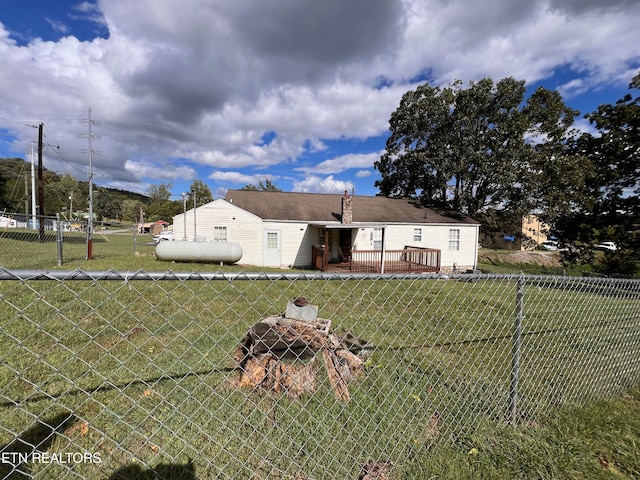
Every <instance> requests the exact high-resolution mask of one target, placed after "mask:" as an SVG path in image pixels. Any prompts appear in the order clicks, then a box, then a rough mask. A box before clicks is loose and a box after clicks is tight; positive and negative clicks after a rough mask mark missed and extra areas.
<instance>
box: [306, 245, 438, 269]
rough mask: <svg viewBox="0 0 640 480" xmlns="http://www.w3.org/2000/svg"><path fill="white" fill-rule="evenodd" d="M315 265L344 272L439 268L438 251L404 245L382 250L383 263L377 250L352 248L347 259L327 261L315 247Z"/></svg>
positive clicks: (380, 253)
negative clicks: (400, 247) (336, 261)
mask: <svg viewBox="0 0 640 480" xmlns="http://www.w3.org/2000/svg"><path fill="white" fill-rule="evenodd" d="M312 257H313V265H314V268H316V269H317V270H320V271H324V272H345V273H382V271H383V269H384V273H424V272H429V273H437V272H438V271H440V250H436V249H432V248H416V247H406V248H404V249H402V250H387V251H385V258H384V262H383V259H382V251H380V250H354V251H352V252H351V256H350V258H349V260H348V261H343V262H340V263H329V262H327V261H326V260H325V252H324V250H322V249H320V248H319V247H314V250H313V253H312Z"/></svg>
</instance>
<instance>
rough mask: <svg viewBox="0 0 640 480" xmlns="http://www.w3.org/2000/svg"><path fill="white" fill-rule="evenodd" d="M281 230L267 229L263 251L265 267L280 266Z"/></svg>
mask: <svg viewBox="0 0 640 480" xmlns="http://www.w3.org/2000/svg"><path fill="white" fill-rule="evenodd" d="M280 248H281V246H280V230H265V232H264V241H263V245H262V251H263V252H264V265H265V267H279V266H280Z"/></svg>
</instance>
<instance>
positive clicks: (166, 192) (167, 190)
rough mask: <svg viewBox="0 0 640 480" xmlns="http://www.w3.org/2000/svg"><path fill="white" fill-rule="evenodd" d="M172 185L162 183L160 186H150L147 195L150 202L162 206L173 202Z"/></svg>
mask: <svg viewBox="0 0 640 480" xmlns="http://www.w3.org/2000/svg"><path fill="white" fill-rule="evenodd" d="M172 187H173V184H171V183H161V184H159V185H149V187H148V188H147V195H148V196H149V202H150V203H151V204H152V205H153V204H161V203H163V202H167V201H169V200H171V188H172Z"/></svg>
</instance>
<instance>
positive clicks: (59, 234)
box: [56, 213, 62, 266]
mask: <svg viewBox="0 0 640 480" xmlns="http://www.w3.org/2000/svg"><path fill="white" fill-rule="evenodd" d="M56 243H57V244H58V266H61V265H62V222H60V214H59V213H56Z"/></svg>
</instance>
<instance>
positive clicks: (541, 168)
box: [375, 77, 583, 216]
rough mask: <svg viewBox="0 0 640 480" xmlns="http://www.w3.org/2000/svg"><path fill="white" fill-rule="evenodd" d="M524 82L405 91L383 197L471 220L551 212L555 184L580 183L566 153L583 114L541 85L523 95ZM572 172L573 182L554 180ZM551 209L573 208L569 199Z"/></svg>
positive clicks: (394, 121) (384, 166) (385, 164)
mask: <svg viewBox="0 0 640 480" xmlns="http://www.w3.org/2000/svg"><path fill="white" fill-rule="evenodd" d="M525 94H526V88H525V82H524V81H519V80H515V79H513V78H511V77H509V78H505V79H503V80H500V81H499V82H498V83H495V84H494V82H493V81H492V80H491V79H489V78H485V79H482V80H480V81H478V82H470V83H469V86H468V88H466V89H465V88H463V85H462V82H460V81H457V82H455V83H453V84H452V85H450V86H448V87H445V88H440V87H434V86H432V85H429V84H424V85H421V86H419V87H418V88H417V89H416V90H412V91H409V92H407V93H405V95H404V96H403V97H402V100H401V102H400V105H399V107H398V108H397V109H396V111H395V112H393V114H392V115H391V118H390V120H389V124H390V130H391V135H390V136H389V138H388V140H387V143H386V152H385V154H384V155H383V156H382V157H381V159H380V160H379V161H377V162H376V163H375V168H376V169H377V170H378V171H379V172H380V174H381V176H382V179H381V180H378V181H376V183H375V185H376V186H377V187H378V188H379V189H380V192H381V194H382V195H385V196H390V197H410V198H418V199H420V200H421V201H422V202H423V203H425V204H429V205H435V206H438V207H444V208H450V209H453V210H456V211H459V212H463V213H466V214H468V215H472V216H473V215H476V214H478V213H481V212H483V211H484V210H486V209H491V208H499V209H505V210H512V211H517V212H525V211H527V210H530V209H533V208H537V209H539V208H544V207H549V206H550V205H549V203H550V200H551V198H553V196H552V195H551V192H552V191H553V188H552V184H553V183H555V185H554V187H558V186H560V185H565V184H575V183H578V184H581V183H583V179H582V178H581V175H582V173H583V169H580V168H579V167H578V165H573V164H572V162H573V158H572V157H569V156H568V155H566V154H565V151H566V144H565V143H566V137H567V135H568V133H569V129H570V127H571V125H572V122H573V119H574V118H575V116H576V115H577V114H578V112H576V111H575V110H572V109H570V108H569V107H567V106H566V105H565V104H564V102H563V101H562V98H561V96H560V95H559V94H558V93H557V92H551V91H549V90H546V89H543V88H539V89H538V90H536V91H535V92H534V93H533V94H532V95H531V96H530V97H529V98H528V99H527V98H525ZM560 171H565V172H570V173H571V175H572V176H573V177H574V178H571V179H570V180H569V179H568V178H567V177H566V176H564V175H563V176H562V177H561V178H557V177H553V176H550V172H560ZM554 200H555V201H556V202H557V201H559V200H562V201H563V202H564V203H563V205H560V206H559V205H557V204H556V205H554V206H553V208H555V209H558V208H564V209H569V208H570V199H569V198H567V199H558V198H554Z"/></svg>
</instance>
